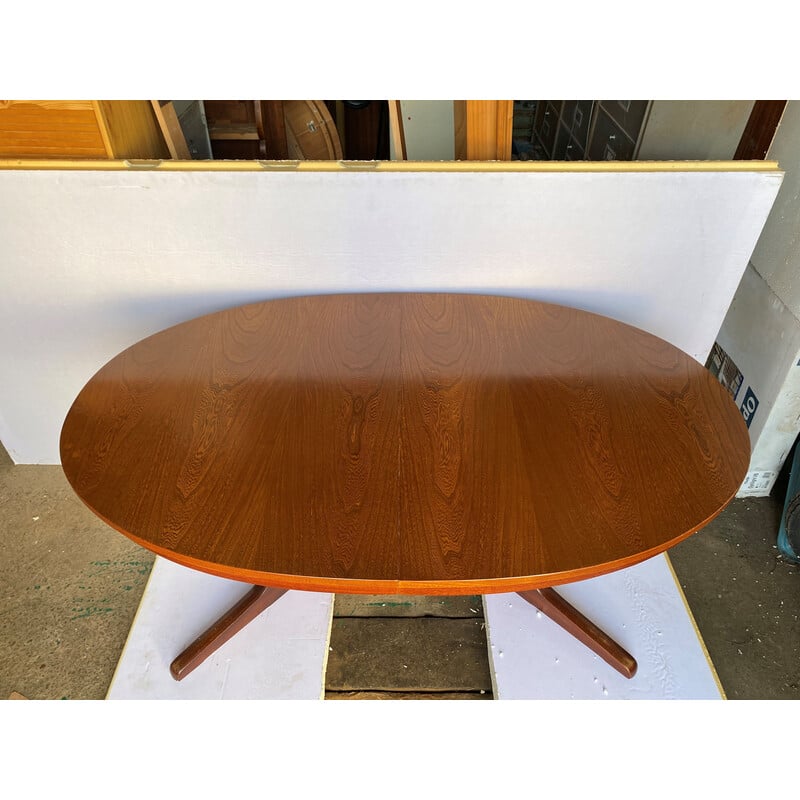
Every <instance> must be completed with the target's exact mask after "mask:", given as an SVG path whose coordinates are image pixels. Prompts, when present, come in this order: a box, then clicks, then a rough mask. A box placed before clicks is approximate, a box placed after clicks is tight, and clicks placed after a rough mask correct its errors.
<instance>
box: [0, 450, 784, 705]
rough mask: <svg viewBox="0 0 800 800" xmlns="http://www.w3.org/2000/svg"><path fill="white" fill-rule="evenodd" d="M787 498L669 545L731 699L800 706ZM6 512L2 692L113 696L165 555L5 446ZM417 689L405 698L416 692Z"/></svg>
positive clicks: (733, 513) (2, 516)
mask: <svg viewBox="0 0 800 800" xmlns="http://www.w3.org/2000/svg"><path fill="white" fill-rule="evenodd" d="M782 504H783V500H782V498H780V497H778V498H759V499H750V500H735V501H734V502H733V503H732V504H731V505H730V506H729V507H728V508H727V509H726V510H725V511H724V512H723V514H721V515H720V516H719V517H718V518H717V519H716V520H714V521H713V522H712V523H711V524H710V525H709V526H707V528H706V529H705V530H703V531H701V532H700V533H698V534H696V535H695V536H693V537H691V538H690V539H688V540H687V541H686V542H684V543H682V544H681V545H679V546H678V547H676V548H673V550H672V551H670V556H671V559H672V563H673V565H674V567H675V571H676V572H677V574H678V577H679V578H680V581H681V584H682V586H683V589H684V592H685V593H686V596H687V599H688V601H689V604H690V606H691V608H692V611H693V613H694V616H695V619H696V621H697V624H698V627H699V628H700V631H701V633H702V635H703V637H704V639H705V643H706V646H707V648H708V650H709V653H710V655H711V658H712V660H713V662H714V665H715V666H716V668H717V671H718V673H719V677H720V680H721V682H722V685H723V687H724V689H725V692H726V694H727V695H728V697H729V698H731V699H745V698H749V699H784V700H789V699H800V621H799V620H798V615H800V567H798V566H796V565H791V564H789V563H787V562H785V561H784V560H782V559H781V557H780V556H779V554H778V551H777V549H776V547H775V538H776V533H777V529H778V521H779V518H780V514H781V510H782ZM0 509H2V512H0V546H2V552H3V554H4V559H3V562H2V566H0V698H7V697H9V696H11V695H12V693H14V692H18V693H20V694H21V695H23V696H25V697H28V698H31V699H60V698H64V699H100V698H103V697H104V696H105V694H106V691H107V689H108V686H109V683H110V681H111V678H112V676H113V673H114V669H115V667H116V664H117V661H118V659H119V656H120V654H121V651H122V647H123V645H124V643H125V639H126V637H127V634H128V630H129V628H130V625H131V622H132V620H133V616H134V614H135V612H136V609H137V607H138V604H139V600H140V598H141V595H142V592H143V591H144V587H145V583H146V581H147V577H148V575H149V572H150V568H151V566H152V562H153V556H152V555H151V554H150V553H148V552H147V551H145V550H143V549H142V548H140V547H138V546H137V545H135V544H133V543H132V542H129V541H128V540H127V539H126V538H125V537H124V536H121V535H120V534H118V533H116V532H115V531H113V530H111V529H110V528H108V527H107V526H106V525H105V524H104V523H102V522H101V521H100V520H98V519H97V518H96V517H95V516H94V515H93V514H92V513H91V512H90V511H89V510H88V509H87V508H86V507H85V506H84V505H83V504H82V503H81V502H80V500H78V498H77V497H76V496H75V495H74V493H73V492H72V490H71V489H70V487H69V485H68V484H67V482H66V480H65V478H64V476H63V473H62V471H61V468H60V467H57V466H14V465H13V464H12V463H11V461H10V459H9V458H8V456H7V454H6V453H5V451H3V450H2V449H1V448H0ZM339 619H344V620H345V622H344V623H342V625H343V627H342V632H340V633H337V630H336V626H335V627H334V631H333V636H338V639H337V640H336V641H337V646H343V647H346V646H347V645H346V642H347V640H348V635H349V637H350V639H351V640H353V641H355V639H356V638H358V636H360V634H359V633H358V632H357V631H356V633H350V634H348V633H347V631H345V630H344V628H345V626H349V627H348V630H349V629H350V628H352V627H353V622H352V620H348V617H347V616H343V617H339ZM398 621H399V623H400V624H401V625H402V626H404V628H403V631H404V632H403V635H404V636H405V637H406V638H408V636H409V633H408V631H406V630H405V628H407V627H409V626H413V625H415V624H416V625H419V626H425V625H427V626H428V627H431V621H430V617H429V616H425V617H418V618H416V619H411V620H409V619H408V618H405V617H403V618H398ZM367 622H371V624H372V625H373V626H374V625H375V622H374V619H373V620H367ZM469 623H470V620H464V619H455V620H454V621H453V622H452V624H454V625H456V626H457V625H465V624H469ZM434 624H438V623H434ZM448 624H450V623H448ZM377 628H383V629H386V628H391V625H387V624H385V623H381V624H380V625H378V626H377V627H376V630H377ZM381 651H382V648H381V647H376V648H375V652H376V653H380V652H381ZM476 652H477V651H476ZM392 661H393V662H394V663H395V664H396V660H394V659H392ZM453 663H454V664H455V665H457V664H458V663H460V662H459V661H458V659H455V660H454V661H453ZM473 666H474V665H473ZM454 669H460V667H457V666H456V667H454ZM371 675H373V678H371V679H370V680H374V681H375V683H376V686H375V687H370V686H369V685H358V686H356V685H355V684H353V683H352V682H351V683H349V684H347V685H346V689H347V693H348V694H351V696H354V697H371V696H375V694H374V691H373V689H375V688H379V689H384V690H385V689H386V688H387V684H386V680H385V679H384V678H382V677H381V676H380V668H379V665H374V668H373V669H372V670H371ZM460 678H461V676H458V675H454V676H452V681H451V683H452V687H459V688H460V689H461V691H463V689H464V688H465V686H466V687H468V688H470V689H473V690H475V692H474V693H475V694H476V695H477V696H481V695H480V691H479V689H480V687H479V686H477V684H475V685H474V681H473V682H472V683H467V684H463V681H461V680H460ZM339 680H340V681H341V676H340V677H339ZM462 684H463V685H462ZM337 688H338V687H337ZM341 688H345V687H344V684H343V685H342V687H341ZM409 688H413V687H403V689H404V691H403V696H407V697H414V696H415V694H414V692H409V691H408V689H409ZM420 688H421V689H422V688H423V687H420ZM432 688H433V689H438V690H439V691H441V692H442V694H441V695H439V696H442V697H444V696H446V694H445V693H446V692H447V689H448V687H447V686H438V687H431V686H430V685H427V684H426V686H425V687H424V689H425V692H424V696H433V697H436V696H437V694H436V693H435V692H434V693H431V691H430V690H431V689H432ZM342 694H344V693H342ZM417 696H423V693H422V692H420V693H419V695H417ZM451 696H452V695H451ZM483 697H485V694H484V695H483Z"/></svg>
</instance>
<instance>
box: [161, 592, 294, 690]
mask: <svg viewBox="0 0 800 800" xmlns="http://www.w3.org/2000/svg"><path fill="white" fill-rule="evenodd" d="M286 592H287V590H286V589H275V588H272V587H270V586H254V587H253V588H252V589H251V590H250V591H249V592H248V593H247V594H246V595H245V596H244V597H243V598H242V599H241V600H240V601H239V602H238V603H237V604H236V605H235V606H233V608H231V609H230V610H229V611H228V612H227V613H226V614H224V615H223V616H222V617H220V618H219V619H218V620H217V621H216V622H215V623H214V624H213V625H212V626H211V627H210V628H209V629H208V630H207V631H205V632H203V633H201V634H200V636H198V637H197V639H195V640H194V641H193V642H192V643H191V644H190V645H189V646H188V647H187V648H186V649H185V650H184V651H183V652H182V653H181V654H180V655H179V656H178V657H177V658H176V659H175V660H174V661H173V662H172V664H170V668H169V671H170V672H171V673H172V677H173V678H175V680H176V681H180V680H183V679H184V678H185V677H186V676H187V675H188V674H189V673H190V672H192V671H193V670H195V669H196V668H197V667H199V666H200V664H202V663H203V662H204V661H205V660H206V659H207V658H208V657H209V656H210V655H211V654H212V653H214V652H215V651H216V650H218V649H219V648H220V647H222V645H223V644H225V642H227V641H228V639H230V638H231V637H232V636H235V635H236V634H237V633H238V632H239V631H240V630H241V629H242V628H244V627H245V625H247V624H248V623H249V622H252V621H253V620H254V619H255V618H256V617H257V616H258V615H259V614H260V613H261V612H262V611H264V610H265V609H267V608H269V606H271V605H272V604H273V603H274V602H275V601H276V600H278V599H279V598H280V597H282V596H283V595H284V594H286Z"/></svg>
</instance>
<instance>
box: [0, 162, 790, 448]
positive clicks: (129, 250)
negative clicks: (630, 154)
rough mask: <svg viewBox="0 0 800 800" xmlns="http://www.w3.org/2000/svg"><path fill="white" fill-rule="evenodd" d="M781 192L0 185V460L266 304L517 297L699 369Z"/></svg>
mask: <svg viewBox="0 0 800 800" xmlns="http://www.w3.org/2000/svg"><path fill="white" fill-rule="evenodd" d="M673 166H674V165H673ZM638 168H639V169H641V164H640V165H638ZM781 177H782V173H780V172H779V171H777V170H775V169H762V170H757V169H753V170H751V171H719V170H718V169H716V170H713V171H692V170H687V171H678V170H675V169H670V170H665V171H630V170H629V169H628V165H622V164H621V165H620V170H619V171H598V172H593V171H564V172H559V171H535V169H526V170H519V171H508V172H502V171H489V172H480V171H479V172H430V171H419V172H392V171H385V172H384V171H374V172H358V171H356V170H348V169H342V170H339V171H320V172H313V171H308V172H305V171H303V172H292V171H285V172H284V171H277V172H269V171H218V170H214V171H197V172H188V171H161V170H152V171H143V170H133V169H130V170H121V171H99V170H98V171H86V170H76V171H70V170H65V171H60V170H25V169H22V170H0V378H2V383H1V384H0V440H2V441H3V443H4V444H5V446H6V449H7V450H8V452H9V454H10V455H11V457H12V458H13V459H14V461H15V462H16V463H58V461H59V453H58V438H59V433H60V429H61V425H62V423H63V420H64V417H65V416H66V413H67V411H68V409H69V406H70V404H71V403H72V401H73V399H74V398H75V396H76V394H77V393H78V391H79V390H80V388H81V387H82V386H83V384H84V383H85V382H86V381H87V380H88V379H89V378H90V377H91V375H92V374H93V373H94V372H95V371H96V370H97V369H98V368H99V367H100V366H102V364H104V363H105V362H106V361H107V360H108V359H110V358H111V357H113V356H114V355H115V354H116V353H118V352H119V351H120V350H122V349H123V348H125V347H127V346H128V345H130V344H133V343H134V342H135V341H137V340H139V339H141V338H142V337H144V336H146V335H148V334H151V333H153V332H155V331H157V330H160V329H162V328H164V327H167V326H169V325H172V324H175V323H178V322H181V321H183V320H186V319H189V318H191V317H193V316H197V315H199V314H203V313H206V312H210V311H215V310H218V309H221V308H224V307H227V306H230V305H234V304H238V303H243V302H249V301H253V300H259V299H266V298H270V297H278V296H288V295H297V294H310V293H330V292H342V291H391V290H433V291H435V290H443V291H459V290H460V291H468V292H486V293H496V294H509V295H516V296H521V297H530V298H536V299H540V300H547V301H552V302H557V303H563V304H566V305H571V306H576V307H579V308H583V309H586V310H589V311H595V312H599V313H603V314H606V315H608V316H611V317H615V318H616V319H619V320H622V321H624V322H628V323H631V324H633V325H637V326H639V327H641V328H644V329H645V330H648V331H650V332H652V333H654V334H656V335H658V336H661V337H663V338H665V339H667V340H669V341H671V342H673V343H674V344H676V345H677V346H678V347H680V348H682V349H683V350H684V351H686V352H687V353H689V354H690V355H692V356H693V357H694V358H696V359H698V360H700V361H704V360H705V358H706V355H707V354H708V352H709V350H710V348H711V346H712V345H713V343H714V339H715V336H716V334H717V331H718V330H719V327H720V324H721V322H722V319H723V317H724V316H725V312H726V310H727V308H728V306H729V304H730V301H731V298H732V297H733V293H734V290H735V289H736V286H737V284H738V282H739V279H740V277H741V275H742V273H743V271H744V269H745V266H746V265H747V262H748V259H749V257H750V254H751V253H752V251H753V247H754V245H755V242H756V240H757V238H758V235H759V233H760V231H761V229H762V227H763V224H764V221H765V219H766V217H767V214H768V213H769V210H770V208H771V206H772V202H773V200H774V198H775V195H776V193H777V191H778V188H779V186H780V181H781Z"/></svg>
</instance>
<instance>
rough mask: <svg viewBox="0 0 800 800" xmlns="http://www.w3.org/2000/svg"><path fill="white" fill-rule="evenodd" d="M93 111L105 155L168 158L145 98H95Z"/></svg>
mask: <svg viewBox="0 0 800 800" xmlns="http://www.w3.org/2000/svg"><path fill="white" fill-rule="evenodd" d="M94 102H95V110H96V114H97V120H98V124H99V125H100V131H101V133H102V135H103V140H104V141H105V143H106V148H107V150H108V157H109V158H168V157H169V149H168V148H167V145H166V142H165V141H164V137H163V136H162V135H161V130H160V128H159V126H158V121H157V120H156V116H155V112H154V111H153V106H152V104H151V103H150V101H149V100H96V101H94Z"/></svg>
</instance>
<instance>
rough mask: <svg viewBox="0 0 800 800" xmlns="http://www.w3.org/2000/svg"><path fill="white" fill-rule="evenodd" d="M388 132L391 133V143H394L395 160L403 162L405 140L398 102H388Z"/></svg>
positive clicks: (405, 154) (405, 156)
mask: <svg viewBox="0 0 800 800" xmlns="http://www.w3.org/2000/svg"><path fill="white" fill-rule="evenodd" d="M389 130H390V131H391V136H392V142H394V153H395V158H396V159H398V160H399V161H405V160H406V158H407V157H408V156H407V153H406V138H405V134H404V132H403V114H402V111H401V109H400V101H399V100H389Z"/></svg>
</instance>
